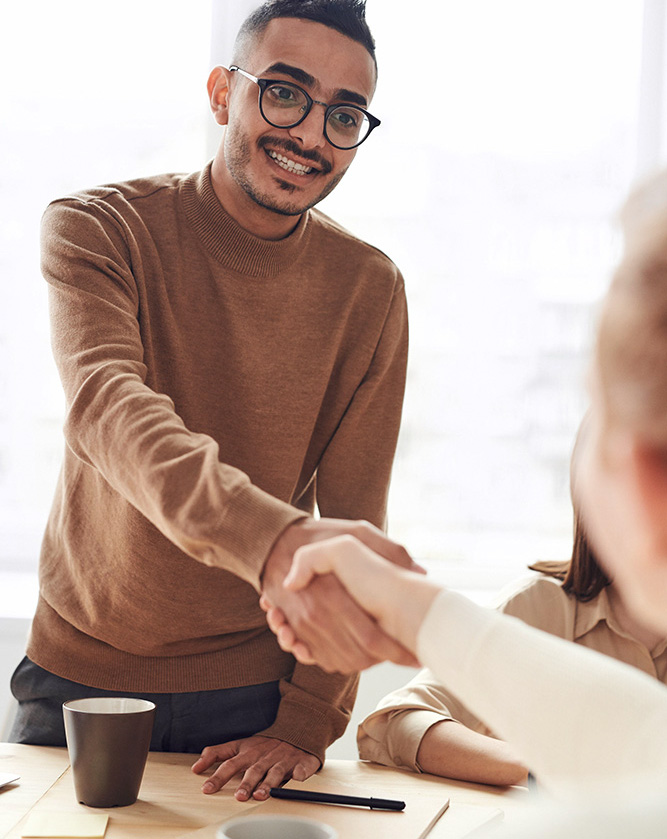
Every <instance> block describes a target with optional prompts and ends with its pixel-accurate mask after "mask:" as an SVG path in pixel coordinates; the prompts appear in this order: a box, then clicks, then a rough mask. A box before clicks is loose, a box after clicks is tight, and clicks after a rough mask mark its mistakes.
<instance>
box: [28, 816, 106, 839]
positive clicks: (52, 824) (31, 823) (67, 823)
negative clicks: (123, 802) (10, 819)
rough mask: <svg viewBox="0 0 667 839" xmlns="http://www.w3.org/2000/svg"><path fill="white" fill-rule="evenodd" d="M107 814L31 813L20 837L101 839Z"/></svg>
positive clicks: (30, 838) (31, 838) (32, 838)
mask: <svg viewBox="0 0 667 839" xmlns="http://www.w3.org/2000/svg"><path fill="white" fill-rule="evenodd" d="M108 821H109V816H108V814H107V813H47V812H46V811H44V812H41V813H31V814H30V815H29V816H28V819H27V821H26V823H25V826H24V827H23V830H22V832H21V836H23V837H25V839H35V837H46V836H48V837H59V839H60V837H67V839H70V837H71V839H101V837H103V836H104V833H105V831H106V829H107V822H108Z"/></svg>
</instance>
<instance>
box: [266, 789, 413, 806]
mask: <svg viewBox="0 0 667 839" xmlns="http://www.w3.org/2000/svg"><path fill="white" fill-rule="evenodd" d="M270 795H271V797H272V798H288V799H290V800H291V801H313V802H316V803H317V804H351V805H353V806H355V807H370V808H371V810H404V809H405V801H395V800H394V799H392V798H361V797H360V796H358V795H334V794H332V793H329V792H309V791H308V790H305V789H303V790H302V789H285V788H284V787H273V788H272V789H271V791H270Z"/></svg>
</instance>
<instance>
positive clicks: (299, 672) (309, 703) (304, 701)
mask: <svg viewBox="0 0 667 839" xmlns="http://www.w3.org/2000/svg"><path fill="white" fill-rule="evenodd" d="M358 684H359V677H358V675H354V676H344V675H340V674H331V673H325V672H324V671H323V670H320V668H319V667H314V666H307V665H303V664H297V665H296V666H295V668H294V673H293V674H292V676H291V678H289V679H283V680H282V681H281V684H280V692H281V696H282V699H281V702H280V707H279V709H278V715H277V717H276V719H275V721H274V722H273V724H272V725H271V726H270V727H269V728H267V729H266V730H265V731H260V732H259V734H262V735H264V736H265V737H273V738H275V739H276V740H284V741H285V742H287V743H291V744H292V745H293V746H296V747H297V748H299V749H303V751H305V752H309V753H310V754H313V755H315V757H317V758H318V759H319V761H320V762H321V763H324V757H325V752H326V749H327V748H328V747H329V746H330V745H331V744H332V743H333V742H334V740H337V739H338V738H339V737H341V736H342V735H343V733H344V732H345V729H346V728H347V724H348V723H349V721H350V716H351V715H352V708H353V706H354V700H355V698H356V695H357V687H358ZM304 720H307V721H308V724H307V725H305V724H304Z"/></svg>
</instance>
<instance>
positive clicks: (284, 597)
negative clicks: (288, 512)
mask: <svg viewBox="0 0 667 839" xmlns="http://www.w3.org/2000/svg"><path fill="white" fill-rule="evenodd" d="M438 592H439V587H438V586H436V585H434V584H433V583H430V582H429V581H428V580H426V579H425V577H424V571H423V569H422V568H421V567H420V566H419V565H417V564H416V563H415V562H414V561H413V560H412V559H411V557H410V555H409V554H408V553H407V551H406V550H405V549H404V548H402V547H401V546H400V545H397V544H396V543H395V542H392V541H391V540H390V539H388V538H387V537H386V536H385V534H384V533H382V531H380V530H378V529H377V528H376V527H373V525H371V524H368V523H367V522H353V521H345V520H342V519H320V520H314V519H306V520H301V521H298V522H296V523H295V524H292V525H291V526H290V527H289V528H287V530H286V531H285V532H284V533H283V534H282V535H281V537H280V538H279V539H278V541H277V542H276V543H275V545H274V547H273V549H272V551H271V553H270V555H269V557H268V559H267V562H266V565H265V567H264V572H263V575H262V597H261V600H260V604H261V606H262V608H263V609H264V610H265V611H266V613H267V621H268V624H269V626H270V628H271V630H272V631H273V632H274V633H275V635H276V637H277V639H278V643H279V644H280V646H281V647H282V649H283V650H286V651H288V652H290V653H292V655H294V657H295V658H296V659H297V661H299V662H301V663H302V664H317V665H319V666H320V667H321V668H322V669H323V670H325V671H327V672H330V673H331V672H340V673H352V672H355V671H358V670H364V669H366V668H368V667H371V666H372V665H374V664H377V663H378V662H380V661H393V662H395V663H396V664H402V665H408V666H417V665H418V661H417V659H416V657H415V650H416V643H417V635H418V632H419V627H420V626H421V623H422V621H423V619H424V617H425V615H426V613H427V611H428V609H429V606H430V604H431V602H432V601H433V599H434V598H435V597H436V595H437V594H438Z"/></svg>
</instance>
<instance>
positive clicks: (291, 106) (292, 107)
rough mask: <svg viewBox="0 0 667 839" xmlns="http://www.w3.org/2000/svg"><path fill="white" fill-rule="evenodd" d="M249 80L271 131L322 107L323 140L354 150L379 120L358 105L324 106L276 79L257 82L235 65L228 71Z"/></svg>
mask: <svg viewBox="0 0 667 839" xmlns="http://www.w3.org/2000/svg"><path fill="white" fill-rule="evenodd" d="M229 69H230V70H232V71H236V72H237V73H240V74H241V75H242V76H245V78H246V79H250V81H251V82H254V83H255V84H256V85H257V86H258V87H259V110H260V113H261V114H262V116H263V117H264V119H265V120H266V122H268V123H269V125H273V127H274V128H294V127H295V126H297V125H299V123H302V122H303V121H304V119H305V118H306V117H307V116H308V114H309V113H310V109H311V108H312V107H313V105H322V106H323V107H325V108H326V111H325V112H324V136H325V137H326V139H327V140H328V142H329V143H331V145H332V146H334V147H335V148H337V149H354V148H356V147H357V146H360V145H361V144H362V143H363V142H364V140H365V139H366V138H367V137H368V135H369V134H370V133H371V131H372V130H373V129H374V128H377V127H378V125H379V124H380V120H379V119H378V118H377V117H374V116H373V115H372V114H369V113H368V111H365V110H364V109H363V108H360V107H359V106H358V105H348V104H344V105H327V103H326V102H318V101H317V99H313V98H312V97H311V96H310V95H309V94H308V93H306V91H305V90H303V88H301V87H299V86H298V85H295V84H292V83H291V82H283V81H278V80H277V79H258V78H257V76H253V75H252V74H250V73H246V71H245V70H242V69H241V68H240V67H237V66H236V64H233V65H232V66H231V67H230V68H229Z"/></svg>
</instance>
